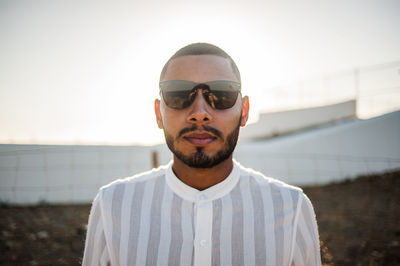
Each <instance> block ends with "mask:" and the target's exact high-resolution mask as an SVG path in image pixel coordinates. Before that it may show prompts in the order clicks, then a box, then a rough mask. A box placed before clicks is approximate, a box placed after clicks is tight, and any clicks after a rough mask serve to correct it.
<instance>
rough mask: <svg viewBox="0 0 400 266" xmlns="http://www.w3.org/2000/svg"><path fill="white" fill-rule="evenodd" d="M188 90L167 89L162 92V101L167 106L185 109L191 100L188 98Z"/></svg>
mask: <svg viewBox="0 0 400 266" xmlns="http://www.w3.org/2000/svg"><path fill="white" fill-rule="evenodd" d="M189 94H190V91H169V92H165V91H163V92H162V95H163V98H164V102H165V103H166V104H167V106H168V107H170V108H174V109H185V108H186V107H188V106H189V105H190V104H191V102H190V99H189Z"/></svg>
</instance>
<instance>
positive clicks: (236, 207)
mask: <svg viewBox="0 0 400 266" xmlns="http://www.w3.org/2000/svg"><path fill="white" fill-rule="evenodd" d="M83 265H194V266H206V265H224V266H225V265H246V266H251V265H288V266H289V265H307V266H311V265H321V257H320V249H319V238H318V230H317V224H316V220H315V214H314V210H313V207H312V205H311V203H310V201H309V199H308V198H307V197H306V196H305V195H304V194H303V193H302V191H301V189H299V188H297V187H293V186H289V185H287V184H285V183H282V182H280V181H278V180H275V179H273V178H269V177H265V176H263V175H262V174H261V173H258V172H255V171H253V170H251V169H246V168H244V167H242V166H241V165H240V164H238V163H237V162H234V167H233V170H232V172H231V174H230V175H229V176H228V177H227V178H226V179H225V180H224V181H222V182H221V183H219V184H217V185H215V186H212V187H210V188H208V189H206V190H203V191H199V190H196V189H194V188H192V187H189V186H188V185H186V184H184V183H183V182H181V181H180V180H179V179H178V178H177V177H176V176H175V174H174V173H173V171H172V164H171V163H170V164H169V165H166V166H163V167H160V168H158V169H155V170H152V171H150V172H146V173H143V174H141V175H137V176H133V177H130V178H126V179H121V180H117V181H115V182H113V183H111V184H109V185H107V186H104V187H102V188H101V189H100V191H99V193H98V195H97V196H96V198H95V199H94V201H93V205H92V210H91V212H90V217H89V225H88V232H87V238H86V243H85V252H84V258H83Z"/></svg>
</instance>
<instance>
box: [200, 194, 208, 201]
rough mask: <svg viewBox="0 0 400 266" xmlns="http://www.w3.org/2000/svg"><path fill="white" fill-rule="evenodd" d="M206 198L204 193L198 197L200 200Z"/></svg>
mask: <svg viewBox="0 0 400 266" xmlns="http://www.w3.org/2000/svg"><path fill="white" fill-rule="evenodd" d="M206 198H207V197H206V195H204V194H201V195H200V197H199V199H200V200H205V199H206Z"/></svg>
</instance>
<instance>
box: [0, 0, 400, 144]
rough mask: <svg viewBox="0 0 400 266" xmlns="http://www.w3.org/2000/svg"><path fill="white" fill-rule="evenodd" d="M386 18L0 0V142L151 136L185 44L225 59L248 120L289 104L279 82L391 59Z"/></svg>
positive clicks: (241, 7)
mask: <svg viewBox="0 0 400 266" xmlns="http://www.w3.org/2000/svg"><path fill="white" fill-rule="evenodd" d="M398 14H400V1H398V0H373V1H371V0H360V1H356V0H347V1H341V0H337V1H323V0H322V1H316V0H315V1H311V0H297V1H294V0H293V1H284V0H283V1H282V0H280V1H277V0H276V1H275V0H274V1H269V0H263V1H261V0H260V1H259V0H230V1H227V0H220V1H218V0H203V1H194V0H185V1H183V0H170V1H155V0H150V1H137V0H133V1H55V0H52V1H26V0H25V1H24V0H22V1H12V0H10V1H7V0H1V1H0V143H37V144H45V143H51V144H109V145H112V144H118V145H131V144H142V145H151V144H157V143H162V142H163V141H164V137H163V133H162V131H161V130H160V129H158V128H157V125H156V123H155V117H154V111H153V108H154V107H153V106H154V99H155V98H157V97H158V78H159V73H160V71H161V69H162V67H163V65H164V63H165V62H166V61H167V60H168V58H169V57H170V56H171V55H172V54H173V53H174V52H175V51H176V50H178V49H179V48H181V47H183V46H185V45H187V44H190V43H193V42H209V43H212V44H215V45H217V46H219V47H221V48H223V49H224V50H225V51H227V52H228V53H229V54H230V55H231V56H232V57H233V59H234V60H235V61H236V64H237V65H238V67H239V69H240V71H241V76H242V88H243V92H244V94H246V95H249V97H250V106H251V107H250V121H249V122H250V123H254V122H256V121H257V118H258V115H259V113H260V112H262V111H268V110H276V109H285V108H294V105H295V104H296V101H297V102H299V100H298V99H299V98H298V97H297V98H296V97H292V96H293V94H295V93H297V92H294V91H290V90H289V89H288V90H287V91H285V93H282V91H280V90H281V89H279V88H281V87H282V86H284V85H285V84H291V83H295V82H298V81H299V80H303V79H307V78H309V77H316V76H320V75H326V74H329V73H336V72H338V71H342V70H349V69H350V70H351V69H353V68H355V67H360V66H361V67H362V66H369V65H376V64H382V63H386V62H396V61H397V62H398V61H400V34H399V33H400V16H399V15H398ZM396 73H397V72H396ZM398 74H400V71H399V72H398ZM398 76H400V75H397V76H396V77H394V79H398ZM288 88H289V87H288ZM343 91H344V90H343ZM398 92H399V90H396V93H397V94H396V97H397V98H395V100H396V101H398V103H399V106H400V97H399V93H398ZM319 93H324V94H326V93H327V92H325V91H322V92H321V91H319ZM330 93H331V94H332V92H330ZM335 93H336V92H335ZM338 94H340V93H339V92H338ZM345 94H346V93H344V94H343V95H345ZM350 94H351V93H350ZM312 95H314V94H312V93H311V92H310V91H303V92H302V95H301V98H302V99H308V98H312ZM346 95H347V94H346ZM289 98H290V99H289ZM392 98H393V97H392ZM304 103H306V104H305V105H307V104H311V103H310V102H304ZM313 104H318V102H315V103H313ZM305 105H304V104H303V105H302V106H303V107H304V106H305Z"/></svg>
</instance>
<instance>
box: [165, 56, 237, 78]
mask: <svg viewBox="0 0 400 266" xmlns="http://www.w3.org/2000/svg"><path fill="white" fill-rule="evenodd" d="M165 80H189V81H193V82H198V83H200V82H206V81H212V80H233V81H237V82H239V80H238V78H237V77H236V75H235V74H234V72H233V70H232V66H231V62H230V61H229V59H226V58H223V57H221V56H217V55H186V56H180V57H177V58H174V59H172V60H171V61H170V62H169V64H168V68H167V71H166V72H165V75H164V77H163V78H162V80H161V81H165Z"/></svg>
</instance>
